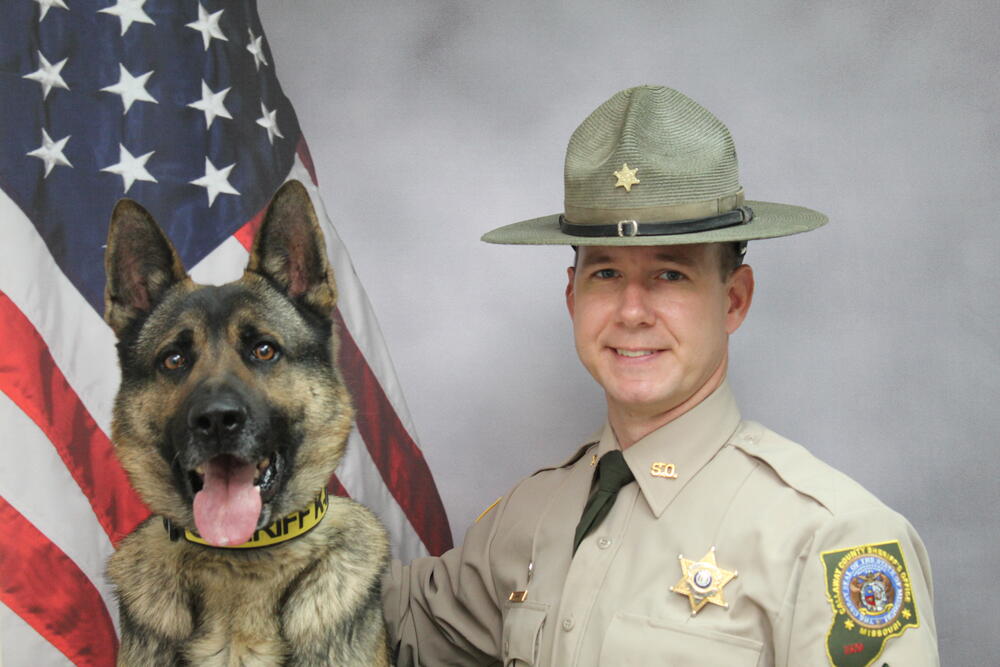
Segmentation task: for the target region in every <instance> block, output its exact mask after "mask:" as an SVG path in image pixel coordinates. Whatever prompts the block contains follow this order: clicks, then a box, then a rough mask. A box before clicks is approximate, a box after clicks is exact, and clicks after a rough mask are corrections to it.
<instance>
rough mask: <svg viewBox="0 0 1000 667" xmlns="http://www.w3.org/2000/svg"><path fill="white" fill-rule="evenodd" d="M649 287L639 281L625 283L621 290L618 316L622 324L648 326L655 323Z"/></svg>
mask: <svg viewBox="0 0 1000 667" xmlns="http://www.w3.org/2000/svg"><path fill="white" fill-rule="evenodd" d="M651 296H652V295H651V294H650V293H649V289H648V288H647V287H646V286H645V285H643V284H642V283H641V282H639V281H629V282H627V283H625V285H624V286H623V288H622V291H621V301H620V303H619V308H618V317H619V320H620V321H621V323H622V324H624V325H625V326H630V327H639V326H646V325H649V324H652V323H653V320H654V319H655V316H654V314H653V308H652V304H651V303H650V297H651Z"/></svg>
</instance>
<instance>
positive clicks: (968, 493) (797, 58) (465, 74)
mask: <svg viewBox="0 0 1000 667" xmlns="http://www.w3.org/2000/svg"><path fill="white" fill-rule="evenodd" d="M261 14H262V19H263V22H264V26H265V29H266V31H267V35H268V37H269V39H270V44H271V48H272V50H273V53H274V58H275V61H276V63H277V66H278V73H279V78H280V80H281V81H282V82H283V85H284V87H285V90H286V92H287V93H288V95H289V97H290V98H291V99H292V102H293V104H294V105H295V107H296V109H297V111H298V114H299V119H300V121H301V124H302V127H303V131H304V132H305V136H306V137H307V139H308V140H309V145H310V147H311V149H312V154H313V157H314V158H315V163H316V167H317V171H318V175H319V180H320V186H321V191H322V193H323V196H324V200H325V202H326V205H327V207H328V209H329V211H330V215H331V217H332V218H333V222H334V224H335V226H336V227H337V229H338V231H339V233H340V235H341V236H342V237H343V240H344V242H345V244H346V245H347V248H348V249H349V251H350V253H351V255H352V256H353V259H354V264H355V267H356V269H357V271H358V273H359V274H360V277H361V280H362V281H363V283H364V285H365V286H366V288H367V290H368V294H369V296H370V298H371V301H372V303H373V305H374V307H375V310H376V313H377V314H378V317H379V319H380V322H381V325H382V329H383V332H384V334H385V338H386V342H387V344H388V347H389V350H390V352H391V353H392V356H393V359H394V363H395V366H396V369H397V371H398V373H399V377H400V381H401V383H402V386H403V389H404V391H405V394H406V398H407V401H408V403H409V406H410V409H411V411H412V414H413V418H414V422H415V424H416V428H417V431H418V436H419V438H420V441H421V444H422V446H423V450H424V453H425V455H426V457H427V459H428V461H429V463H430V466H431V468H432V470H433V472H434V475H435V477H436V479H437V483H438V488H439V489H440V491H441V495H442V497H443V499H444V503H445V506H446V507H447V509H448V513H449V517H450V519H451V524H452V528H453V531H454V534H455V538H456V540H460V539H461V538H462V536H463V534H464V532H465V529H466V527H467V525H468V524H469V523H470V521H472V520H473V519H474V518H475V516H476V515H477V514H478V513H479V512H480V511H481V510H482V509H483V508H484V507H485V506H487V505H489V504H490V503H491V502H492V501H493V500H494V499H495V498H496V497H497V496H499V495H501V494H502V493H504V492H505V491H506V489H507V488H508V487H510V486H511V485H512V484H513V483H514V482H515V480H517V479H518V478H519V477H521V476H523V475H525V474H527V473H530V472H531V471H533V470H535V469H537V468H539V467H542V466H544V465H547V464H552V463H555V462H559V461H561V460H562V459H563V458H565V457H566V456H567V455H568V454H569V453H570V452H571V451H573V450H574V449H575V447H576V443H577V441H578V440H579V439H581V438H582V437H584V436H585V434H587V433H589V432H590V431H591V430H592V429H593V428H595V427H596V426H598V425H599V424H600V422H601V421H602V418H603V400H602V397H601V395H600V393H599V392H598V390H597V388H596V386H595V385H594V384H593V383H592V381H591V380H590V378H589V376H588V375H586V373H585V371H584V370H583V369H582V367H580V365H579V363H578V362H577V360H576V357H575V353H574V351H573V346H572V341H571V331H570V325H569V319H568V317H567V315H566V312H565V306H564V303H563V288H564V285H565V267H566V266H567V265H568V263H569V262H570V259H571V257H570V254H569V253H570V251H569V250H567V249H564V248H531V247H524V248H515V247H502V246H488V245H486V244H483V243H480V242H479V241H478V238H479V235H480V234H482V233H483V232H484V231H486V230H488V229H490V228H493V227H496V226H499V225H501V224H506V223H508V222H514V221H517V220H521V219H525V218H529V217H535V216H538V215H542V214H547V213H554V212H557V211H560V210H561V205H562V162H563V154H564V151H565V146H566V141H567V140H568V138H569V135H570V133H571V132H572V130H573V129H574V128H575V127H576V125H577V124H578V123H579V122H580V121H581V120H583V118H584V117H585V116H586V115H587V114H588V113H589V112H590V111H591V110H592V109H593V108H595V107H596V106H597V105H598V104H600V103H601V102H602V101H604V100H605V99H606V98H607V97H609V96H610V95H611V94H612V93H613V92H615V91H616V90H619V89H621V88H625V87H628V86H631V85H635V84H639V83H660V84H665V85H670V86H673V87H675V88H678V89H679V90H681V91H683V92H685V93H686V94H688V95H689V96H691V97H693V98H694V99H695V100H697V101H699V102H700V103H702V104H703V105H705V106H706V107H707V108H709V109H710V110H712V111H713V112H714V113H715V114H716V115H717V116H719V118H720V119H721V120H722V121H723V122H724V123H726V124H727V125H728V126H729V128H730V130H731V131H732V133H733V135H734V137H735V139H736V145H737V149H738V151H739V156H740V165H741V173H742V181H743V185H744V187H745V188H746V191H747V194H748V197H749V198H751V199H765V200H772V201H782V202H787V203H793V204H802V205H806V206H810V207H814V208H817V209H819V210H821V211H824V212H825V213H827V214H828V215H829V216H830V219H831V223H830V224H829V225H828V226H827V227H825V228H822V229H821V230H819V231H816V232H812V233H810V234H806V235H803V236H797V237H790V238H785V239H778V240H773V241H762V242H755V243H751V244H750V251H749V256H748V261H749V263H751V264H752V265H753V266H754V268H755V271H756V275H757V285H758V291H757V295H756V298H755V302H754V304H753V308H752V310H751V313H750V317H749V319H748V320H747V322H746V323H745V324H744V325H743V328H742V329H741V330H740V331H739V332H738V333H737V334H736V336H735V337H734V339H733V342H732V344H733V348H734V349H733V355H732V356H733V363H732V366H731V373H730V376H731V380H732V383H733V385H734V388H735V390H736V392H737V395H738V397H739V398H740V400H741V404H742V407H743V412H744V415H745V416H747V417H749V418H753V419H756V420H759V421H762V422H764V423H766V424H767V425H769V426H770V427H771V428H773V429H775V430H777V431H779V432H780V433H782V434H784V435H786V436H788V437H791V438H793V439H794V440H797V441H799V442H801V443H803V444H805V445H807V446H808V447H809V448H810V449H811V450H812V451H813V452H814V453H815V454H816V455H817V456H819V457H820V458H822V459H824V460H825V461H828V462H829V463H831V464H833V465H834V466H836V467H838V468H840V469H842V470H844V471H846V472H847V473H848V474H850V475H851V476H853V477H854V478H856V479H858V480H859V481H861V482H862V483H863V484H864V485H865V486H867V487H868V488H869V489H871V490H872V491H874V492H875V493H876V495H878V496H880V497H881V498H882V499H883V500H884V501H885V502H886V503H887V504H889V505H890V506H892V507H894V508H896V509H897V510H899V511H900V512H902V513H903V514H905V515H906V516H907V517H909V519H910V520H911V521H912V522H913V524H914V525H915V526H916V528H917V529H918V530H919V532H920V533H921V535H922V536H923V538H924V540H925V541H926V544H927V547H928V549H929V550H930V554H931V558H932V562H933V565H934V573H935V588H936V593H937V599H936V615H937V623H938V633H939V638H940V645H941V656H942V662H943V664H945V665H970V666H971V665H977V666H978V665H987V664H990V665H992V664H997V659H996V658H995V657H994V654H995V653H997V652H998V651H997V647H998V639H997V627H998V625H1000V613H998V611H997V610H998V601H1000V585H998V582H997V575H996V572H997V568H998V565H1000V556H998V554H997V553H996V546H997V544H998V543H1000V538H998V534H1000V521H998V519H997V514H996V511H995V507H996V506H997V504H998V501H1000V491H998V489H1000V486H998V484H997V482H996V481H995V477H996V475H997V465H996V464H997V460H998V457H997V454H996V448H997V443H996V435H995V434H996V431H997V427H998V421H1000V420H998V418H997V408H996V406H995V403H996V400H997V398H998V397H1000V380H998V375H1000V343H998V339H997V330H998V326H997V325H998V323H1000V318H998V315H997V311H998V306H1000V298H998V296H997V287H998V281H997V279H996V276H997V271H998V260H1000V231H998V230H1000V221H998V216H997V214H996V208H997V196H998V194H1000V188H998V186H997V183H998V174H997V171H998V170H997V153H998V150H997V149H998V147H1000V146H998V144H1000V137H998V123H997V104H998V102H1000V86H998V82H997V77H996V74H995V70H996V68H997V65H998V63H1000V59H998V55H1000V47H998V40H997V30H998V26H1000V3H996V2H995V1H976V2H966V3H961V4H959V3H953V4H952V5H951V6H949V4H947V3H940V2H936V1H935V2H929V1H919V2H912V1H901V0H891V1H889V2H877V3H873V2H856V1H847V2H837V3H815V4H814V5H812V6H809V5H807V4H804V3H802V2H800V1H792V0H790V1H788V2H777V1H770V2H759V3H754V4H753V5H752V6H751V5H750V3H721V2H697V3H696V2H683V3H681V2H677V3H668V2H652V1H649V2H631V3H630V2H618V3H613V2H606V1H600V0H599V1H593V2H577V3H565V2H529V1H507V2H492V3H489V2H447V1H444V0H440V1H436V2H407V3H388V2H375V1H372V0H369V1H366V2H359V1H356V2H350V1H343V2H336V3H334V2H324V1H322V0H312V1H305V0H294V1H290V0H285V1H277V0H275V1H271V2H267V1H264V2H262V3H261Z"/></svg>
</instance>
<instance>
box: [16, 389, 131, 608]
mask: <svg viewBox="0 0 1000 667" xmlns="http://www.w3.org/2000/svg"><path fill="white" fill-rule="evenodd" d="M0 424H3V425H4V440H5V441H6V442H7V443H17V451H16V462H15V456H14V454H15V452H13V451H11V448H10V446H9V444H8V448H7V452H6V456H5V459H6V461H5V462H4V464H3V465H0V496H3V498H4V499H5V500H6V501H7V502H8V503H10V505H11V506H12V507H14V509H16V510H17V511H18V512H20V513H21V515H22V516H23V517H24V518H25V519H27V520H28V521H29V522H31V524H32V525H34V526H35V528H37V529H38V530H39V531H41V532H42V533H43V534H44V535H45V537H47V538H48V539H49V540H50V541H51V542H52V543H53V544H55V545H56V546H57V547H59V548H60V549H62V550H63V551H64V552H65V553H66V555H67V556H69V558H70V559H71V560H72V561H73V562H74V563H76V565H77V567H79V568H80V569H81V570H82V571H83V573H84V574H85V575H87V578H88V579H90V581H91V583H92V584H93V585H94V588H96V589H97V591H98V592H99V593H100V594H101V597H102V598H103V599H104V604H105V606H107V607H108V609H109V610H112V611H110V612H109V613H111V617H112V619H113V620H114V621H115V623H117V621H118V619H117V614H116V613H115V612H114V611H113V610H114V609H115V605H114V595H113V593H112V588H111V585H110V584H109V583H108V582H107V581H106V580H105V578H104V568H105V562H106V561H107V559H108V556H110V555H111V552H112V551H113V548H112V546H111V542H110V540H108V536H107V534H106V533H105V532H104V529H103V528H101V524H100V523H99V522H98V521H97V517H96V516H95V515H94V510H93V508H91V506H90V503H89V502H88V501H87V498H86V496H84V495H83V493H81V492H80V487H79V486H77V483H76V481H75V480H74V479H73V477H72V476H71V475H70V474H69V470H67V469H66V466H65V465H64V464H63V462H62V459H60V458H59V454H58V453H57V452H56V450H55V447H53V446H52V443H51V442H50V441H49V439H48V438H47V437H46V436H45V433H43V432H42V431H41V429H39V428H38V426H37V425H36V424H35V422H33V421H32V420H31V418H29V417H28V416H27V415H26V414H24V413H23V412H21V409H20V408H18V406H17V404H15V403H14V402H13V401H11V400H10V399H9V398H8V397H7V395H6V394H3V393H0ZM40 574H42V573H40Z"/></svg>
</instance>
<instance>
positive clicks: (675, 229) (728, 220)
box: [559, 206, 753, 237]
mask: <svg viewBox="0 0 1000 667" xmlns="http://www.w3.org/2000/svg"><path fill="white" fill-rule="evenodd" d="M751 220H753V209H751V208H750V207H749V206H742V207H740V208H738V209H736V210H735V211H729V212H728V213H723V214H722V215H716V216H712V217H710V218H697V219H694V220H674V221H670V222H638V221H636V220H619V221H618V222H615V223H612V224H609V225H581V224H577V223H575V222H570V221H569V220H567V219H566V217H565V216H562V215H560V216H559V229H561V230H562V232H563V234H569V235H570V236H588V237H595V236H603V237H630V236H673V235H675V234H695V233H697V232H707V231H711V230H713V229H724V228H726V227H735V226H736V225H745V224H746V223H748V222H750V221H751Z"/></svg>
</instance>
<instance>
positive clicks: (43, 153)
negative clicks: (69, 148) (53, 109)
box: [28, 127, 73, 178]
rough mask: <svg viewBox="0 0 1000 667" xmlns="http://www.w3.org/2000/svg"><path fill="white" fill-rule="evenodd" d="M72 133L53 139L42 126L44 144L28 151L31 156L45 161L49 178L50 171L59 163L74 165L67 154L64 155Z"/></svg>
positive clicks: (46, 174) (46, 173) (68, 165)
mask: <svg viewBox="0 0 1000 667" xmlns="http://www.w3.org/2000/svg"><path fill="white" fill-rule="evenodd" d="M69 138H70V135H68V134H67V135H66V136H65V137H63V138H62V139H60V140H59V141H52V139H51V138H50V137H49V133H48V132H46V131H45V128H44V127H43V128H42V145H41V146H39V147H38V148H36V149H35V150H33V151H31V152H30V153H28V155H30V156H31V157H37V158H38V159H39V160H41V161H42V162H44V163H45V177H46V178H48V176H49V172H50V171H52V168H53V167H54V166H56V165H57V164H61V165H65V166H67V167H72V166H73V165H71V164H70V163H69V160H67V159H66V156H65V155H63V148H65V147H66V142H67V141H69Z"/></svg>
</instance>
